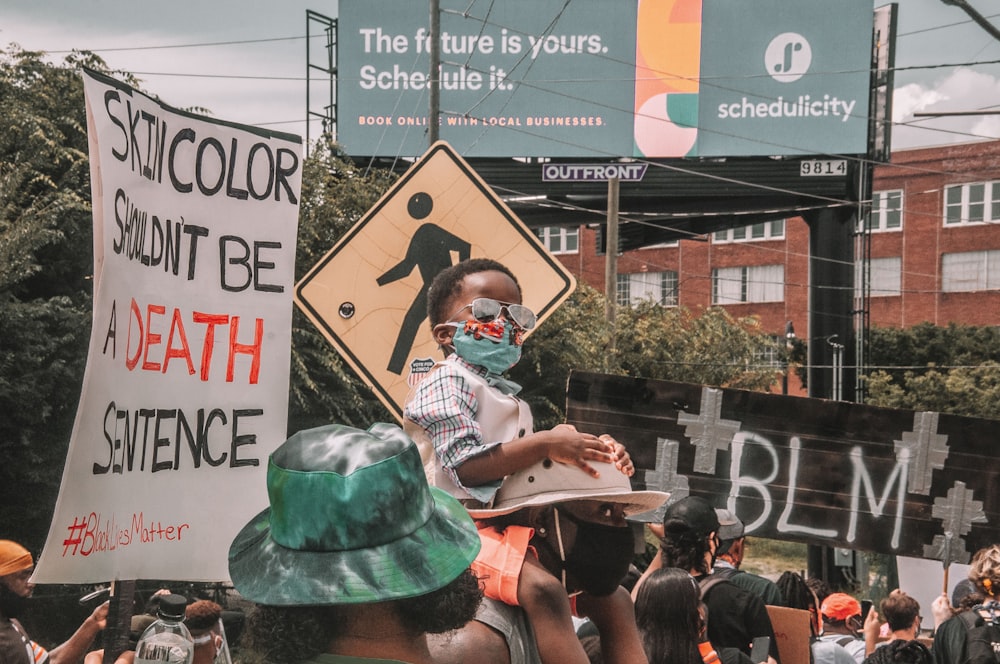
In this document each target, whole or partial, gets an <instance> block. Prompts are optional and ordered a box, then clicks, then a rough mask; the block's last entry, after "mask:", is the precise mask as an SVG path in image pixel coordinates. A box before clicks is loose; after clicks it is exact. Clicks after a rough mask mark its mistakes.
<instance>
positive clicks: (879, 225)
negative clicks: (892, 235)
mask: <svg viewBox="0 0 1000 664" xmlns="http://www.w3.org/2000/svg"><path fill="white" fill-rule="evenodd" d="M902 228H903V190H902V189H894V190H892V191H876V192H875V193H874V194H872V210H871V214H870V215H869V217H868V230H870V231H873V232H878V231H898V230H900V229H902Z"/></svg>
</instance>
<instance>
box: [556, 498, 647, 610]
mask: <svg viewBox="0 0 1000 664" xmlns="http://www.w3.org/2000/svg"><path fill="white" fill-rule="evenodd" d="M553 511H554V512H555V516H556V519H560V518H561V517H563V516H565V517H566V518H567V519H568V520H569V521H571V522H572V523H574V524H575V525H576V538H575V540H574V541H573V548H571V549H570V550H569V551H568V552H566V556H565V558H564V559H563V564H562V566H563V569H564V570H565V573H568V574H572V575H573V579H574V580H575V581H576V583H577V584H579V586H580V588H579V589H580V590H583V591H584V592H586V593H588V594H590V595H593V596H595V597H604V596H607V595H610V594H611V593H613V592H614V591H615V590H617V589H618V586H619V585H621V582H622V579H624V578H625V575H626V574H628V568H629V564H631V562H632V556H633V553H634V549H635V538H634V536H633V535H632V529H631V528H629V527H628V526H606V525H603V524H599V523H592V522H590V521H583V520H582V519H579V518H577V517H575V516H573V515H572V514H570V513H568V512H565V511H560V510H559V509H558V508H557V509H554V510H553ZM559 545H560V549H561V548H562V541H561V535H560V542H559ZM560 558H561V559H562V558H563V557H562V555H560ZM565 584H566V578H565V574H564V575H563V585H565Z"/></svg>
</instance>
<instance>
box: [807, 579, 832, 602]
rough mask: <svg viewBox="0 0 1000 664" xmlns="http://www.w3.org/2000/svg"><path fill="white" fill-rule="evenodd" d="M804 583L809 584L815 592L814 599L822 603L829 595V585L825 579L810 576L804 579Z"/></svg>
mask: <svg viewBox="0 0 1000 664" xmlns="http://www.w3.org/2000/svg"><path fill="white" fill-rule="evenodd" d="M806 585H807V586H809V587H810V588H811V589H812V591H813V592H814V593H816V600H817V601H818V602H819V603H820V604H822V603H823V600H824V599H826V598H827V597H829V596H830V592H831V590H830V586H829V585H828V584H827V582H826V581H824V580H823V579H821V578H819V577H816V576H814V577H811V578H808V579H806Z"/></svg>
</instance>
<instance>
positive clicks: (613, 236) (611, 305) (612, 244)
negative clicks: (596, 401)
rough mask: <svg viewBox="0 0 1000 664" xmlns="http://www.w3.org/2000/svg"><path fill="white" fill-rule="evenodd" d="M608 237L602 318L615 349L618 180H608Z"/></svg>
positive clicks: (605, 254)
mask: <svg viewBox="0 0 1000 664" xmlns="http://www.w3.org/2000/svg"><path fill="white" fill-rule="evenodd" d="M607 235H608V237H607V240H606V242H605V247H604V258H605V260H604V316H605V317H606V318H607V320H608V322H609V323H611V350H614V348H615V333H614V324H615V305H616V303H617V299H618V178H608V234H607Z"/></svg>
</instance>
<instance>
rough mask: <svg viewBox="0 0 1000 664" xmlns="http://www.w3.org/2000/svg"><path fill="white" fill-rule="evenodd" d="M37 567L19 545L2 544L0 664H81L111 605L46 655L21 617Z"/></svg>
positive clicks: (0, 558) (0, 548) (0, 561)
mask: <svg viewBox="0 0 1000 664" xmlns="http://www.w3.org/2000/svg"><path fill="white" fill-rule="evenodd" d="M34 570H35V563H34V561H33V560H32V558H31V553H30V552H29V551H28V550H27V549H25V548H24V547H23V546H21V545H20V544H18V543H17V542H14V541H11V540H0V662H3V663H4V664H43V663H45V662H49V663H50V664H62V663H64V662H79V661H80V659H82V658H83V655H84V653H85V652H86V651H87V648H89V647H90V644H91V643H92V642H93V641H94V637H96V636H97V634H98V632H100V631H101V630H102V629H104V626H105V624H106V623H107V618H108V603H107V602H105V603H103V604H101V605H100V606H99V607H97V608H96V609H94V612H93V613H91V614H90V616H89V617H88V618H87V619H86V620H84V621H83V624H82V625H80V628H79V629H78V630H76V632H75V633H74V634H73V636H71V637H69V640H68V641H66V642H65V643H63V644H62V645H60V646H58V647H56V648H53V649H52V650H51V651H46V650H45V648H43V647H41V646H40V645H38V644H37V643H35V642H34V641H32V640H31V639H30V638H29V637H28V634H27V632H25V630H24V627H23V626H22V625H21V623H19V622H18V621H17V617H18V615H20V614H21V612H22V611H23V610H24V609H25V607H26V606H27V603H28V602H29V601H30V600H31V593H32V591H33V590H34V588H35V584H33V583H32V582H31V573H32V572H33V571H34Z"/></svg>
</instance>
